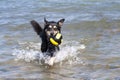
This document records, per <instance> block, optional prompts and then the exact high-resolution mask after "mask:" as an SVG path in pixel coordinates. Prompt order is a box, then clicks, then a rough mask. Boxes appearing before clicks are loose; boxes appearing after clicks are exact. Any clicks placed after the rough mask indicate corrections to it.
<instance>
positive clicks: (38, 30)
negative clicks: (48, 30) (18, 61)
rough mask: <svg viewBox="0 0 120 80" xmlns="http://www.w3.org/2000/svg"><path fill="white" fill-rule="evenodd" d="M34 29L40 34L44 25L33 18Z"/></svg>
mask: <svg viewBox="0 0 120 80" xmlns="http://www.w3.org/2000/svg"><path fill="white" fill-rule="evenodd" d="M30 23H31V25H32V27H33V29H34V30H35V32H36V33H37V34H38V35H40V33H41V32H42V30H43V29H42V27H41V26H40V25H39V24H38V23H37V22H36V21H35V20H32V21H30Z"/></svg>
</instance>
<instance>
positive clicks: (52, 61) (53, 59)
mask: <svg viewBox="0 0 120 80" xmlns="http://www.w3.org/2000/svg"><path fill="white" fill-rule="evenodd" d="M54 61H55V57H51V58H50V60H49V62H48V64H49V65H50V66H53V64H54Z"/></svg>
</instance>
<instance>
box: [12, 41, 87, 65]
mask: <svg viewBox="0 0 120 80" xmlns="http://www.w3.org/2000/svg"><path fill="white" fill-rule="evenodd" d="M19 45H20V46H24V47H23V48H15V49H14V50H13V55H14V56H15V60H17V61H18V60H24V61H26V62H36V61H37V62H38V63H39V64H42V62H44V63H48V61H49V59H50V57H48V56H46V55H45V54H44V55H43V53H41V51H39V50H38V47H40V43H31V42H30V43H26V42H25V43H19ZM26 45H27V46H26ZM80 49H85V45H83V44H82V45H81V44H78V43H75V42H74V45H73V43H71V44H70V43H69V42H67V43H64V44H63V45H62V46H61V50H60V51H59V52H57V53H56V58H55V63H58V62H62V61H63V60H67V61H68V62H69V63H70V64H71V62H72V60H73V59H75V60H76V61H77V60H78V58H77V54H80ZM71 59H72V60H71Z"/></svg>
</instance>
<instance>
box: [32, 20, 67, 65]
mask: <svg viewBox="0 0 120 80" xmlns="http://www.w3.org/2000/svg"><path fill="white" fill-rule="evenodd" d="M64 21H65V19H61V20H59V21H58V22H55V21H47V20H46V19H45V18H44V28H42V27H41V26H40V25H39V24H38V22H37V21H35V20H32V21H31V24H32V27H33V28H34V30H35V32H36V33H37V35H39V36H40V38H41V41H42V44H41V51H42V53H45V54H46V55H48V56H50V57H51V59H50V61H49V65H53V63H54V60H55V53H56V52H57V51H59V50H60V49H59V45H60V44H61V42H62V35H61V27H62V25H63V23H64Z"/></svg>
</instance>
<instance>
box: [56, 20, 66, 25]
mask: <svg viewBox="0 0 120 80" xmlns="http://www.w3.org/2000/svg"><path fill="white" fill-rule="evenodd" d="M64 21H65V19H60V20H59V21H58V22H57V24H58V25H59V26H60V27H61V26H62V25H63V23H64Z"/></svg>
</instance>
